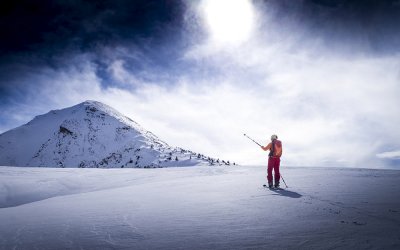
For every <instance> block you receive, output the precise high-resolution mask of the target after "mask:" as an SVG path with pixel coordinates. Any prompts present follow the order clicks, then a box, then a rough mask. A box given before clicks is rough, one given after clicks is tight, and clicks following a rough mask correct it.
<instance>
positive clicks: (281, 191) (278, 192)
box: [270, 189, 302, 198]
mask: <svg viewBox="0 0 400 250" xmlns="http://www.w3.org/2000/svg"><path fill="white" fill-rule="evenodd" d="M270 190H271V191H272V192H274V193H275V194H274V195H280V196H286V197H290V198H300V197H302V195H301V194H299V193H297V192H293V191H289V190H287V189H270Z"/></svg>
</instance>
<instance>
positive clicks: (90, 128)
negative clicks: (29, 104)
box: [0, 101, 230, 168]
mask: <svg viewBox="0 0 400 250" xmlns="http://www.w3.org/2000/svg"><path fill="white" fill-rule="evenodd" d="M0 150H1V152H0V165H8V166H29V167H96V168H98V167H107V168H114V167H122V168H123V167H140V168H150V167H169V166H194V165H230V163H229V161H220V160H219V159H213V158H211V157H207V156H204V155H202V154H198V153H195V152H193V151H190V150H186V149H182V148H179V147H172V146H170V145H168V144H167V143H166V142H164V141H162V140H160V139H159V138H158V137H157V136H155V135H154V134H153V133H151V132H149V131H147V130H145V129H144V128H142V127H141V126H140V125H139V124H138V123H136V122H135V121H133V120H132V119H130V118H128V117H126V116H124V115H122V114H121V113H119V112H118V111H117V110H115V109H113V108H111V107H110V106H108V105H106V104H103V103H101V102H97V101H85V102H83V103H80V104H78V105H75V106H72V107H69V108H65V109H61V110H52V111H50V112H48V113H47V114H44V115H39V116H36V117H35V118H34V119H33V120H32V121H30V122H28V123H27V124H25V125H22V126H20V127H18V128H15V129H12V130H9V131H7V132H5V133H3V134H1V135H0Z"/></svg>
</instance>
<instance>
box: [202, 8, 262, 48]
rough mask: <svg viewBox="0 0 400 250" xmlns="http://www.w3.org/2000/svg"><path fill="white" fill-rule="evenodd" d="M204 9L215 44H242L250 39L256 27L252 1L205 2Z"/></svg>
mask: <svg viewBox="0 0 400 250" xmlns="http://www.w3.org/2000/svg"><path fill="white" fill-rule="evenodd" d="M202 9H203V13H204V16H205V20H206V24H207V27H208V30H209V32H210V36H211V39H213V40H214V41H215V42H218V43H223V44H240V43H242V42H244V41H246V40H248V39H249V38H250V35H251V32H252V30H253V26H254V10H253V6H252V3H251V0H204V1H203V4H202Z"/></svg>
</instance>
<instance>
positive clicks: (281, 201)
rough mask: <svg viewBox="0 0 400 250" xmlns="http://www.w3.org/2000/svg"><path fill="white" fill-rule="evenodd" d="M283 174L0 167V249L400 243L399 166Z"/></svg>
mask: <svg viewBox="0 0 400 250" xmlns="http://www.w3.org/2000/svg"><path fill="white" fill-rule="evenodd" d="M282 173H283V175H284V178H285V180H286V182H287V184H288V185H289V188H288V189H283V190H269V189H268V188H264V187H262V184H264V183H265V175H266V170H265V167H238V166H237V167H205V166H202V167H190V168H167V169H54V168H47V169H46V168H16V167H0V202H1V203H0V204H1V205H2V206H3V208H1V209H0V221H1V222H2V223H1V224H0V242H1V244H0V249H399V248H400V236H399V234H398V232H399V231H400V212H399V211H400V187H399V186H398V181H399V178H400V171H392V170H367V169H333V168H330V169H323V168H319V169H318V168H285V167H282ZM382 183H384V184H383V185H382Z"/></svg>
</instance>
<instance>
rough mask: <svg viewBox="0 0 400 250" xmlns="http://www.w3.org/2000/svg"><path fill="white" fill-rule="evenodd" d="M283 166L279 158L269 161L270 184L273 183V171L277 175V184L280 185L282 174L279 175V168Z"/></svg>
mask: <svg viewBox="0 0 400 250" xmlns="http://www.w3.org/2000/svg"><path fill="white" fill-rule="evenodd" d="M280 164H281V159H280V158H279V157H269V159H268V176H267V179H268V183H270V182H272V169H273V170H274V173H275V183H278V182H279V180H280V178H281V174H280V173H279V166H280Z"/></svg>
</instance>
